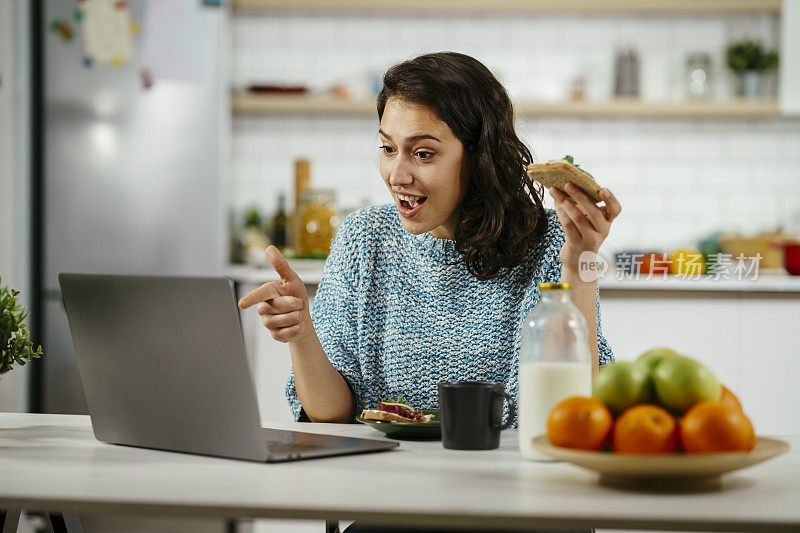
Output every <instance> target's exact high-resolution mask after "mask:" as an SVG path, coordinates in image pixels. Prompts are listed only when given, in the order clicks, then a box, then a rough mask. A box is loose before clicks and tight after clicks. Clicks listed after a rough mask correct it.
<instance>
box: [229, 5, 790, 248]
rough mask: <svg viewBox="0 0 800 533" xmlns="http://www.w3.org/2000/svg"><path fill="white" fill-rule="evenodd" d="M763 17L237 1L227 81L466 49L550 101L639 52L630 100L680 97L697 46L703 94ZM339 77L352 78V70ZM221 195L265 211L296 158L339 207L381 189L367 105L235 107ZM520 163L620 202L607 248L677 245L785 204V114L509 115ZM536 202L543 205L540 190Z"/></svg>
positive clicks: (597, 92)
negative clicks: (263, 5) (706, 75)
mask: <svg viewBox="0 0 800 533" xmlns="http://www.w3.org/2000/svg"><path fill="white" fill-rule="evenodd" d="M777 32H778V26H777V24H776V23H775V18H774V17H772V16H769V15H747V14H743V15H729V14H725V15H713V14H712V15H702V16H699V17H696V16H691V17H690V16H682V15H667V16H656V15H653V16H648V15H625V14H618V15H613V14H612V15H597V14H584V15H579V14H578V15H569V16H566V15H559V14H522V15H513V16H511V15H508V14H504V15H495V16H491V15H488V16H487V15H461V14H455V15H446V16H444V15H441V14H439V15H429V14H408V13H402V14H400V13H356V14H347V13H340V14H320V13H292V14H268V15H267V14H264V15H258V14H247V15H244V14H237V15H235V16H234V17H233V36H234V43H233V58H232V64H233V80H234V85H235V86H236V87H245V86H247V85H248V84H250V83H257V82H261V83H305V84H308V85H309V86H310V87H312V88H314V89H318V90H324V89H326V88H327V87H329V86H331V85H332V84H334V83H346V84H351V85H352V86H353V88H354V90H355V91H356V92H357V93H358V92H359V91H367V90H368V88H369V80H370V79H371V77H374V76H375V75H379V74H380V73H382V72H383V71H385V70H386V68H388V67H389V66H391V65H392V64H394V63H396V62H398V61H402V60H404V59H407V58H410V57H413V56H415V55H417V54H419V53H423V52H430V51H437V50H452V51H459V52H463V53H468V54H471V55H474V56H475V57H477V58H478V59H479V60H481V61H483V62H484V63H485V64H486V65H487V66H488V67H489V68H490V69H492V70H493V72H495V74H496V75H497V76H498V78H499V79H501V81H503V82H504V84H505V85H506V87H507V89H508V91H509V93H510V95H511V96H512V98H514V99H518V100H524V99H531V98H538V99H542V100H562V99H564V98H565V95H566V94H567V92H568V90H569V86H570V83H571V81H572V79H573V78H574V76H575V75H576V74H578V73H581V72H582V73H584V74H585V75H586V76H587V81H588V87H587V90H588V96H589V98H591V99H603V98H607V97H609V96H610V95H611V90H612V87H611V86H612V68H613V55H614V50H615V48H616V47H617V46H620V45H622V44H633V45H634V46H636V48H637V50H638V51H639V54H640V62H641V76H642V79H641V88H642V95H643V98H646V99H650V100H658V101H661V100H680V99H681V98H682V97H683V85H682V84H683V69H684V61H685V57H686V54H687V53H689V52H692V51H706V52H708V53H709V54H710V55H711V57H712V71H713V72H714V78H713V80H712V81H713V84H714V85H713V93H714V95H715V96H717V97H721V98H722V97H726V96H728V95H730V92H731V87H732V85H731V83H732V79H731V76H730V74H729V73H728V72H727V71H726V69H725V67H724V63H723V62H724V49H725V46H726V44H727V43H728V42H729V40H731V39H734V38H741V37H750V38H757V39H762V40H764V41H765V42H766V44H767V46H769V47H773V46H775V45H776V43H777V42H778V35H777ZM354 80H355V81H354ZM233 127H234V131H233V146H232V153H233V162H232V165H231V172H232V179H231V180H230V183H231V187H232V188H233V190H232V191H231V194H230V198H231V201H232V203H233V205H232V208H233V209H234V210H236V211H238V212H241V211H243V210H244V209H246V208H247V207H248V206H250V205H258V206H259V207H260V208H261V209H262V210H263V211H264V212H266V213H270V212H272V211H273V210H274V209H275V207H276V206H277V196H278V193H279V192H284V193H286V194H287V200H288V205H289V206H291V205H293V202H294V199H293V188H294V186H293V171H294V170H293V169H294V166H293V160H294V159H296V158H298V157H308V158H310V159H311V160H312V184H313V185H314V186H315V187H319V188H333V189H335V190H336V192H337V203H338V204H339V206H340V207H341V208H342V209H351V208H354V207H358V206H361V205H364V204H365V203H381V202H385V201H388V199H389V196H388V193H387V192H386V190H385V187H384V185H383V183H382V181H381V179H380V175H379V172H378V168H377V161H378V154H377V144H378V143H377V136H376V131H377V116H375V117H362V116H357V117H342V116H257V117H256V116H237V117H236V118H235V119H234V124H233ZM517 130H518V133H519V135H520V137H521V138H522V139H523V140H524V141H525V142H526V143H528V146H529V147H530V148H531V150H532V152H533V153H534V158H535V160H536V161H545V160H548V159H554V158H560V157H562V156H563V155H564V154H573V155H575V156H576V158H577V160H578V162H579V163H582V164H583V165H584V166H585V167H586V168H587V169H588V170H589V171H590V172H592V173H593V174H594V175H595V177H596V178H597V180H598V181H599V182H600V183H602V184H603V185H605V186H608V187H609V188H610V189H612V191H614V193H615V194H616V195H617V196H618V198H620V200H621V202H622V203H623V215H622V216H621V217H620V219H618V221H617V222H615V225H614V228H613V232H612V236H611V237H610V238H609V240H608V242H607V247H608V248H609V249H611V250H619V249H623V248H626V249H630V248H636V247H670V246H681V245H691V244H693V243H694V240H696V239H697V238H699V237H701V236H704V235H706V234H708V233H709V232H711V231H713V230H732V231H746V232H751V231H758V230H765V229H772V228H775V227H777V226H780V225H782V224H785V223H787V222H788V220H789V219H790V217H791V216H792V214H793V213H795V212H797V211H798V210H800V120H798V119H733V120H732V119H694V118H691V119H648V118H620V119H602V118H570V117H564V118H558V117H542V118H531V117H520V118H519V119H518V120H517ZM546 204H547V205H552V203H551V202H550V199H549V196H547V198H546Z"/></svg>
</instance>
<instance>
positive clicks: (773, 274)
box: [227, 259, 800, 295]
mask: <svg viewBox="0 0 800 533" xmlns="http://www.w3.org/2000/svg"><path fill="white" fill-rule="evenodd" d="M289 264H290V265H291V267H292V269H293V270H294V271H295V272H297V274H298V275H299V276H300V278H301V279H302V280H303V281H304V282H305V284H306V285H317V284H319V282H320V278H321V277H322V266H323V265H324V264H325V262H324V261H319V260H312V259H294V260H290V261H289ZM227 275H228V276H230V277H231V278H233V279H234V280H236V281H237V282H239V283H246V284H256V285H258V284H261V283H266V282H268V281H275V280H277V279H278V275H277V274H276V273H275V271H274V270H273V269H272V268H270V267H255V266H250V265H231V266H229V267H228V270H227ZM732 277H733V276H732ZM598 283H599V286H600V290H601V291H604V292H605V291H669V292H675V291H692V292H695V291H699V292H709V291H710V292H748V293H765V292H766V293H797V294H798V295H800V276H790V275H788V274H785V273H783V272H782V271H781V270H777V271H774V270H771V271H764V272H763V273H761V272H760V273H759V276H758V278H757V279H747V278H745V279H735V278H734V279H713V278H711V277H701V278H699V279H682V278H678V277H676V276H666V277H664V276H660V275H659V276H653V278H652V279H646V276H642V278H640V279H626V278H625V277H623V276H622V275H619V276H617V275H616V274H615V275H613V276H608V277H606V278H604V279H601V280H600V281H599V282H598Z"/></svg>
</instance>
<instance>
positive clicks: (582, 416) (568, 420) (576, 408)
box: [547, 396, 614, 450]
mask: <svg viewBox="0 0 800 533" xmlns="http://www.w3.org/2000/svg"><path fill="white" fill-rule="evenodd" d="M613 420H614V419H613V417H612V416H611V411H609V409H608V407H606V406H605V405H604V404H603V402H601V401H600V400H598V399H597V398H590V397H586V396H570V397H569V398H567V399H565V400H562V401H561V402H559V403H557V404H556V405H555V407H553V410H552V411H551V412H550V416H549V418H548V419H547V436H548V438H549V439H550V443H551V444H552V445H553V446H563V447H565V448H579V449H582V450H600V449H602V448H603V446H605V444H606V441H608V436H609V434H610V433H611V426H612V424H613Z"/></svg>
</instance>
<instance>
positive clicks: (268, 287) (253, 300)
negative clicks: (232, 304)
mask: <svg viewBox="0 0 800 533" xmlns="http://www.w3.org/2000/svg"><path fill="white" fill-rule="evenodd" d="M279 284H280V282H279V281H270V282H269V283H265V284H263V285H262V286H260V287H258V288H257V289H253V290H252V291H250V292H248V293H247V294H245V295H244V296H242V298H241V299H240V300H239V308H240V309H247V308H248V307H250V306H251V305H254V304H257V303H259V302H265V301H267V300H271V299H272V298H277V297H278V296H282V295H281V293H280V291H278V285H279Z"/></svg>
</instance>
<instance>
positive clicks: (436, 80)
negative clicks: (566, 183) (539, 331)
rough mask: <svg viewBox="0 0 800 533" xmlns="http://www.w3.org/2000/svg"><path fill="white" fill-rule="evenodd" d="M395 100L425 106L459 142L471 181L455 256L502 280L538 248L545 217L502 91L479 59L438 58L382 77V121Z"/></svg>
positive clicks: (414, 61) (461, 56)
mask: <svg viewBox="0 0 800 533" xmlns="http://www.w3.org/2000/svg"><path fill="white" fill-rule="evenodd" d="M392 97H394V98H399V99H401V100H404V101H406V102H411V103H416V104H422V105H425V106H427V107H428V108H429V109H431V110H433V112H434V113H436V115H437V116H438V117H439V119H440V120H442V121H443V122H444V123H445V124H447V125H448V126H449V127H450V129H451V130H452V131H453V133H454V134H455V136H456V137H457V138H458V139H459V140H460V141H461V144H462V145H463V146H464V151H465V154H466V164H467V166H468V168H469V170H470V173H469V184H468V186H467V192H466V196H465V197H464V200H463V202H462V203H461V205H460V206H459V208H458V222H457V224H456V228H455V247H456V250H457V251H458V252H460V253H461V254H463V262H464V265H465V266H466V267H467V270H468V271H469V272H470V274H472V275H473V276H475V277H476V278H478V279H480V280H488V279H492V278H496V277H500V276H503V275H505V274H507V273H508V272H509V271H510V270H511V269H512V268H513V267H515V266H516V265H519V264H520V263H522V261H523V260H524V259H525V258H526V257H527V255H528V254H529V253H530V252H531V250H533V249H534V248H535V247H536V246H537V245H538V244H539V243H540V242H541V240H542V238H543V236H544V234H545V232H546V231H547V217H546V216H545V212H544V207H543V205H542V196H541V195H542V190H541V187H540V188H539V189H536V188H534V184H533V182H532V181H531V179H530V178H529V177H528V175H527V174H526V173H525V169H526V167H527V166H528V164H529V163H532V162H533V161H532V159H533V157H532V156H531V152H530V150H528V147H527V146H525V144H524V143H523V142H522V141H521V140H520V139H519V137H517V134H516V132H515V131H514V110H513V108H512V105H511V100H510V99H509V98H508V93H506V90H505V88H504V87H503V86H502V85H501V84H500V82H499V81H497V79H496V78H495V77H494V75H492V73H491V72H490V71H489V69H487V68H486V67H485V66H484V65H483V64H482V63H481V62H480V61H478V60H477V59H475V58H472V57H470V56H467V55H464V54H458V53H455V52H440V53H435V54H427V55H422V56H419V57H416V58H414V59H410V60H408V61H405V62H403V63H400V64H398V65H395V66H393V67H392V68H390V69H389V70H388V71H387V72H386V74H385V75H384V77H383V89H382V90H381V92H380V94H379V95H378V118H379V119H381V118H382V117H383V110H384V109H385V107H386V102H387V101H388V100H389V98H392Z"/></svg>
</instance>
